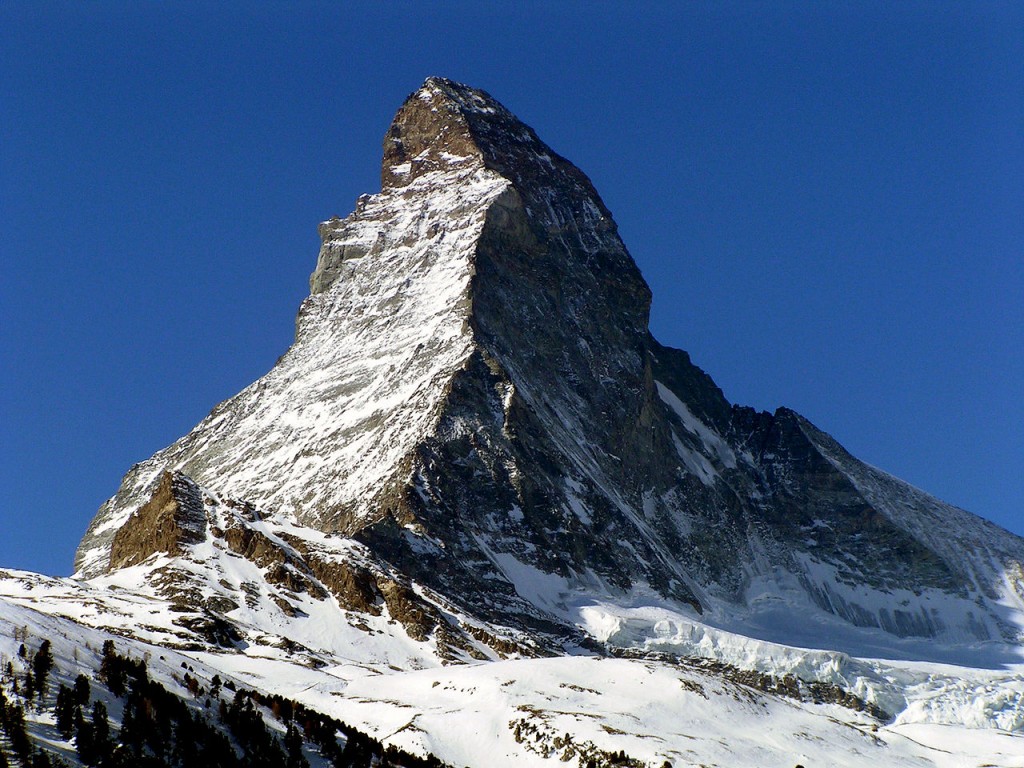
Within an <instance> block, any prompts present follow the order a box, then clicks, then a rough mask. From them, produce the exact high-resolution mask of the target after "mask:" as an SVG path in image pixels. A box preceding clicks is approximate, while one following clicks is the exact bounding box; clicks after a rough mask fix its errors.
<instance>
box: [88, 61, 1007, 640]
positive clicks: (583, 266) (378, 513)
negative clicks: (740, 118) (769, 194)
mask: <svg viewBox="0 0 1024 768" xmlns="http://www.w3.org/2000/svg"><path fill="white" fill-rule="evenodd" d="M320 234H321V238H322V241H323V245H322V247H321V251H320V255H319V259H318V261H317V266H316V270H315V271H314V272H313V274H312V276H311V279H310V286H311V291H312V292H311V295H310V296H309V297H308V298H307V299H306V300H305V301H304V302H303V304H302V306H301V308H300V310H299V316H298V320H297V330H296V339H295V343H294V344H293V345H292V347H291V348H290V349H289V350H288V352H287V353H286V354H285V355H284V356H283V357H282V358H281V360H280V361H279V362H278V364H277V365H276V366H275V367H274V368H273V369H272V370H271V371H270V372H269V373H268V374H267V375H266V376H264V377H263V378H261V379H260V380H259V381H257V382H255V383H254V384H252V385H251V386H250V387H248V388H246V389H245V390H243V391H242V392H241V393H239V394H238V395H237V396H235V397H234V398H231V399H230V400H227V401H225V402H224V403H221V404H220V405H218V406H217V407H216V408H215V409H214V410H213V412H212V413H211V414H210V415H209V416H208V417H207V418H206V419H205V420H204V421H203V422H201V423H200V424H199V425H198V426H197V427H196V428H195V429H194V430H193V431H192V432H190V433H189V434H188V435H186V436H184V437H183V438H181V439H180V440H179V441H177V442H176V443H174V444H173V445H171V446H169V447H168V448H166V449H164V450H163V451H160V452H159V453H157V454H156V455H155V456H153V457H152V458H150V459H148V460H146V461H144V462H142V463H141V464H138V465H136V466H135V467H133V468H132V469H131V470H130V471H129V473H128V475H127V476H126V477H125V479H124V481H123V483H122V485H121V488H120V489H119V490H118V492H117V494H116V495H115V496H114V497H113V498H112V499H111V500H110V501H108V502H107V503H106V504H105V505H104V506H103V507H102V508H101V509H100V511H99V513H98V514H97V516H96V518H95V519H94V520H93V522H92V524H91V525H90V528H89V531H88V532H87V533H86V536H85V537H84V539H83V541H82V544H81V545H80V548H79V551H78V554H77V557H76V569H77V575H78V576H79V577H83V578H93V577H98V576H100V575H102V574H104V573H108V572H111V571H113V570H116V569H118V568H121V567H123V566H127V565H134V564H136V563H144V562H147V561H148V560H147V558H151V557H158V555H157V553H158V552H163V553H168V552H170V550H169V549H168V547H169V546H171V544H169V543H168V542H171V541H172V540H173V541H174V542H179V543H174V546H186V549H187V547H188V546H193V545H194V544H195V542H194V537H195V536H203V537H206V538H207V539H210V537H215V534H214V533H213V532H212V528H210V527H209V525H207V527H206V529H205V532H202V531H200V528H199V527H198V524H197V523H195V520H196V517H195V515H191V514H190V513H189V509H191V507H190V506H189V504H187V503H185V502H184V501H182V499H184V497H185V496H187V493H185V490H183V489H187V487H190V486H188V484H189V483H192V484H193V485H196V487H201V488H204V489H208V491H209V493H211V494H214V495H215V496H216V497H217V498H221V497H223V498H231V499H235V500H238V503H240V504H243V505H249V508H251V509H258V510H259V511H260V512H259V514H260V516H261V519H262V520H264V521H266V522H268V523H269V522H273V523H274V524H275V525H288V526H298V527H299V528H302V529H307V530H308V531H310V532H316V533H317V534H318V535H324V536H326V535H328V534H330V537H329V538H327V539H324V540H322V541H321V540H319V539H318V541H319V542H320V543H318V545H317V547H318V548H321V549H322V548H326V549H327V550H329V549H330V548H331V547H332V546H334V547H336V548H337V553H339V554H337V556H336V557H333V556H332V557H330V558H329V559H330V560H331V561H332V562H335V561H339V560H340V561H344V560H345V559H346V557H348V555H347V554H345V553H348V552H351V551H355V550H353V548H356V549H357V550H358V551H359V552H360V553H361V554H360V557H361V558H363V561H361V565H359V567H358V568H356V569H355V570H354V571H353V572H352V574H351V575H350V577H346V578H347V581H345V583H346V584H348V585H349V586H350V587H351V589H354V590H356V592H358V590H359V589H360V587H359V585H360V584H362V585H363V586H365V587H366V589H367V590H369V591H368V592H366V593H365V594H367V595H372V596H373V600H372V601H371V600H369V598H367V600H366V601H365V602H366V605H367V606H369V605H371V604H372V605H375V606H377V605H380V604H383V602H385V601H386V597H387V595H386V594H385V592H386V590H385V589H384V588H382V587H381V586H380V584H379V583H377V581H376V576H374V575H373V574H379V573H389V574H391V576H389V578H391V579H392V580H393V581H394V582H395V583H399V584H403V585H405V586H406V587H408V589H409V592H408V595H407V596H409V598H408V599H409V602H411V603H414V604H418V603H417V600H419V601H421V602H422V597H423V594H426V593H425V592H424V590H426V591H429V592H430V594H433V595H436V596H440V597H438V600H440V599H441V597H443V600H444V601H447V603H446V604H449V605H450V606H458V607H459V609H460V611H462V612H464V613H465V615H467V616H473V617H475V618H476V619H477V620H479V621H483V622H491V623H492V624H494V625H496V626H497V625H501V626H505V627H509V628H512V629H513V630H515V631H530V632H536V633H538V635H537V636H538V637H540V636H543V637H544V638H547V639H546V640H544V641H543V643H541V644H542V645H545V647H550V645H549V644H550V642H551V641H552V638H554V639H556V640H558V641H559V642H563V641H564V642H572V643H575V642H583V641H585V638H583V637H582V636H581V627H586V626H587V623H586V621H584V620H582V619H581V616H582V615H583V614H582V611H584V610H590V611H591V614H588V615H592V613H593V606H594V605H595V604H599V603H602V602H607V603H610V604H611V603H613V604H617V605H623V606H624V605H636V604H637V603H638V602H642V601H649V602H650V603H651V604H665V605H671V606H675V607H677V608H678V609H679V610H682V611H684V612H688V613H689V614H690V615H692V616H697V615H701V614H702V615H703V617H704V619H705V620H707V621H709V622H712V623H714V622H718V623H720V624H729V623H730V622H731V623H732V624H733V625H736V626H743V627H749V628H750V631H751V632H755V633H757V632H760V633H762V634H766V635H773V633H774V634H781V635H782V637H774V635H773V639H782V640H784V639H785V633H786V632H790V631H793V632H795V631H796V628H794V627H793V626H792V621H791V618H790V619H789V620H788V621H787V618H786V617H792V615H794V613H795V612H799V613H800V614H801V615H806V616H810V617H813V619H812V620H811V622H810V623H811V624H814V625H820V626H821V627H823V629H822V633H823V634H825V633H827V632H832V631H833V630H834V629H835V628H836V627H844V628H849V629H851V631H854V634H856V633H857V632H861V633H862V634H861V635H857V637H861V636H862V637H864V638H869V639H871V642H872V643H876V644H877V643H881V645H882V646H884V645H885V643H887V642H890V641H891V643H893V644H895V645H893V646H892V647H896V646H898V645H899V643H900V642H901V641H900V640H899V638H930V639H935V640H940V641H942V642H944V643H947V644H953V645H958V644H970V643H975V642H977V641H1005V642H1017V641H1019V639H1020V631H1021V628H1020V626H1019V623H1018V621H1019V620H1018V619H1015V618H1014V616H1015V613H1014V612H1015V611H1021V610H1024V598H1022V595H1024V577H1022V570H1021V563H1024V541H1022V540H1021V539H1019V538H1018V537H1015V536H1013V535H1011V534H1009V533H1007V532H1005V531H1002V530H1000V529H998V528H996V527H995V526H992V525H989V524H987V523H984V522H983V521H981V520H979V519H978V518H976V517H974V516H973V515H970V514H969V513H966V512H963V511H962V510H957V509H955V508H952V507H949V506H948V505H944V504H942V503H941V502H939V501H937V500H935V499H932V498H931V497H929V496H927V495H926V494H923V493H921V492H919V491H916V490H915V489H911V488H909V486H906V485H905V484H903V483H901V482H900V481H898V480H896V479H894V478H891V477H889V476H887V475H884V473H881V472H879V471H877V470H874V469H871V468H869V467H867V466H865V465H864V464H862V463H861V462H859V461H857V460H856V459H854V458H853V457H851V456H849V454H848V453H847V452H846V451H844V450H843V449H842V448H841V447H840V446H839V445H838V444H837V443H836V442H835V441H834V440H832V438H830V437H828V436H827V435H826V434H824V433H823V432H821V431H820V430H818V429H816V428H815V427H814V426H813V425H811V424H810V423H809V422H807V421H806V420H805V419H803V418H802V417H800V416H799V415H798V414H796V413H794V412H792V411H789V410H787V409H779V410H778V411H776V412H775V413H774V414H767V413H757V412H755V411H753V410H751V409H747V408H742V407H738V406H734V405H732V404H730V403H729V402H728V401H727V400H726V398H725V397H724V395H723V394H722V392H721V391H720V390H719V389H718V387H717V386H716V385H715V384H714V382H713V381H712V379H711V378H710V377H709V376H708V375H707V374H705V373H704V372H703V371H701V370H700V369H699V368H698V367H697V366H695V365H694V364H693V363H692V362H691V360H690V359H689V357H688V356H687V354H686V353H685V352H681V351H679V350H675V349H672V348H669V347H665V346H662V345H661V344H659V343H658V342H657V341H655V340H654V339H653V338H652V337H651V336H650V333H649V331H648V309H649V304H650V290H649V289H648V287H647V285H646V283H645V282H644V280H643V278H642V276H641V275H640V273H639V271H638V270H637V267H636V265H635V264H634V262H633V260H632V258H631V257H630V255H629V253H628V251H627V250H626V248H625V246H624V245H623V243H622V241H621V239H620V238H619V236H618V234H617V230H616V227H615V224H614V222H613V221H612V218H611V215H610V213H609V212H608V210H607V208H606V207H605V205H604V204H603V202H602V201H601V199H600V197H599V196H598V194H597V192H596V191H595V190H594V188H593V186H592V185H591V183H590V182H589V180H588V179H587V178H586V176H585V175H584V174H583V173H582V172H581V171H579V170H578V169H576V168H575V167H574V166H573V165H572V164H571V163H569V162H568V161H567V160H565V159H564V158H562V157H560V156H559V155H558V154H557V153H555V152H554V151H553V150H552V149H551V148H549V147H548V146H547V145H545V144H544V143H543V142H542V141H541V140H540V139H539V138H537V136H536V134H535V133H534V132H533V130H532V129H530V128H528V127H527V126H525V125H524V124H523V123H522V122H520V121H519V120H518V119H517V118H515V117H514V116H513V115H512V114H511V113H510V112H509V111H508V110H507V109H505V107H503V106H502V105H500V104H499V103H498V102H497V101H495V100H494V99H493V98H491V97H490V96H489V95H487V94H486V93H484V92H483V91H479V90H476V89H473V88H469V87H467V86H464V85H461V84H458V83H454V82H452V81H449V80H443V79H440V78H431V79H429V80H427V82H426V83H425V84H424V85H423V87H422V88H420V89H419V90H418V91H416V92H415V93H414V94H412V95H411V96H410V97H409V99H408V100H407V101H406V102H405V104H404V105H403V106H402V107H401V109H400V110H399V112H398V114H397V116H396V117H395V120H394V122H393V124H392V125H391V127H390V128H389V130H388V132H387V134H386V136H385V141H384V162H383V167H382V190H381V192H380V193H378V194H376V195H372V196H363V197H361V198H360V199H359V201H358V202H357V205H356V210H355V211H354V212H353V213H352V214H351V215H349V216H348V217H347V218H345V219H331V220H330V221H327V222H325V223H324V224H322V225H321V227H320ZM167 472H171V473H172V474H171V475H167V474H165V473H167ZM173 473H176V474H173ZM161 478H163V479H161ZM168 478H170V479H168ZM175 478H177V480H175ZM174 482H177V486H176V487H177V488H178V490H179V492H178V493H177V495H176V496H175V498H176V499H178V501H176V502H174V503H171V502H169V501H168V500H167V499H166V498H164V497H165V496H166V495H167V494H166V493H165V492H164V491H162V490H161V489H162V488H164V487H165V486H167V487H170V486H169V485H168V484H173V483H174ZM161 494H163V495H161ZM172 495H173V494H172ZM161 500H162V501H161ZM143 521H147V522H145V523H143ZM154 526H155V529H156V530H158V531H159V533H153V534H150V533H147V531H150V530H151V529H154ZM126 529H127V531H128V532H127V533H125V532H124V531H125V530H126ZM940 531H941V532H940ZM180 542H185V544H184V545H180ZM284 543H285V544H287V547H286V549H285V550H282V551H286V553H287V556H288V558H290V559H289V560H287V562H286V563H285V565H286V566H287V567H286V568H285V565H283V566H282V567H283V568H285V571H286V572H287V573H291V572H292V571H294V572H295V573H296V574H300V575H303V577H304V578H307V579H309V578H312V579H313V580H315V581H317V583H319V584H321V585H322V584H323V583H324V581H323V579H321V578H320V577H319V576H318V575H317V572H316V566H315V564H313V563H312V562H311V559H310V556H309V554H308V553H307V552H303V551H302V549H301V548H298V547H296V546H294V544H288V543H287V542H284ZM161 547H162V548H161ZM236 554H239V556H241V557H245V558H249V559H252V558H253V557H254V556H255V555H254V554H253V552H251V551H249V550H248V548H246V547H241V548H240V549H239V550H238V551H237V552H236ZM324 557H325V556H324V555H323V553H322V552H321V556H320V558H321V559H323V558H324ZM271 565H272V564H270V563H267V564H265V565H263V566H260V567H261V568H263V569H264V570H263V571H262V573H263V577H262V578H266V577H267V576H268V575H269V573H270V571H269V570H268V569H269V568H270V567H271ZM289 569H291V570H289ZM367 574H371V575H369V576H368V575H367ZM279 575H281V574H280V573H279ZM367 579H369V581H367ZM371 582H372V584H373V585H375V586H372V587H371V586H370V585H371ZM324 588H325V589H327V587H324ZM374 590H376V591H374ZM417 590H418V591H417ZM416 595H419V597H416ZM282 599H287V597H286V596H285V597H284V598H282ZM431 600H433V598H431ZM427 602H430V600H428V601H427ZM431 604H433V605H440V603H439V602H437V601H435V602H433V603H431ZM227 605H228V604H227V603H224V604H223V606H224V609H223V610H221V611H220V613H219V614H218V613H217V609H216V606H213V607H212V608H211V609H210V610H211V611H212V612H213V613H214V614H216V615H217V617H218V620H219V619H223V620H224V621H227V622H228V623H230V621H231V618H232V616H233V615H234V614H233V611H234V610H235V609H231V608H228V607H227ZM353 610H355V611H357V612H358V611H360V610H362V611H363V612H366V611H368V610H370V609H369V608H367V607H365V606H364V607H363V608H361V609H360V608H358V607H355V608H353ZM423 610H427V609H425V608H424V609H423ZM439 610H440V609H439ZM441 613H443V611H441V612H440V613H439V614H438V615H441ZM431 621H434V623H433V624H430V627H428V628H427V629H425V630H423V631H422V632H419V631H418V630H413V632H414V633H419V634H420V636H421V639H418V641H421V642H427V641H428V640H429V641H430V642H435V640H436V638H434V635H433V634H432V632H433V631H434V629H433V628H435V627H438V626H444V623H443V622H442V623H441V624H438V623H437V621H435V620H434V619H431ZM421 623H422V622H421ZM427 623H428V624H429V623H430V622H427ZM424 626H425V625H424ZM445 631H447V629H446V630H445ZM459 631H463V630H459ZM465 631H466V632H469V630H468V629H465ZM587 631H589V630H587ZM660 631H662V630H661V629H657V627H656V626H655V623H653V622H652V623H651V624H650V625H649V626H648V625H647V624H644V622H643V621H642V620H640V619H637V620H636V621H635V622H634V624H633V625H632V628H631V630H630V632H631V633H632V634H631V635H630V637H632V638H633V640H632V641H631V642H646V641H647V639H649V638H650V637H653V636H654V635H655V634H657V632H660ZM591 635H593V633H592V632H591ZM609 637H611V635H609ZM879 638H881V640H879ZM886 638H888V640H887V639H886ZM414 639H416V638H414ZM460 642H462V641H460ZM465 643H466V648H470V647H474V646H472V642H471V641H470V640H465ZM477 650H478V651H479V650H480V649H479V648H477Z"/></svg>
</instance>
